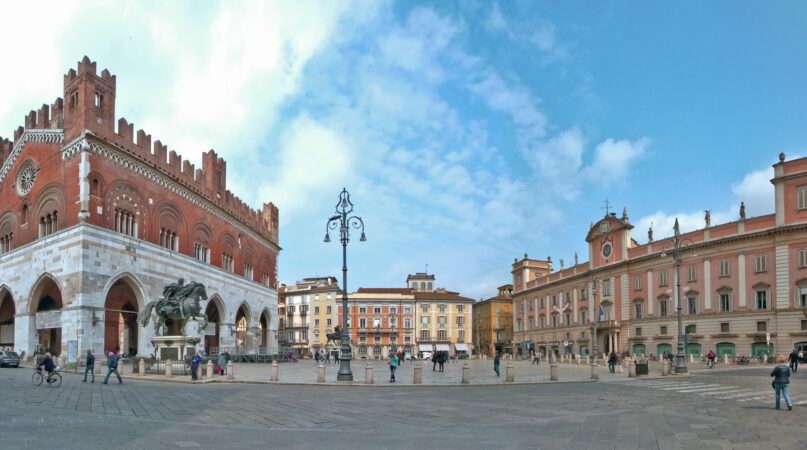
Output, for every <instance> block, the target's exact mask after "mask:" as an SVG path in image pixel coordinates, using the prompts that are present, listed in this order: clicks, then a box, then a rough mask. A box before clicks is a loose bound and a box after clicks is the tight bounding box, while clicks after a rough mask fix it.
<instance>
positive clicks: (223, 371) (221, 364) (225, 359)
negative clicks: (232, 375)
mask: <svg viewBox="0 0 807 450" xmlns="http://www.w3.org/2000/svg"><path fill="white" fill-rule="evenodd" d="M206 356H207V354H206V353H205V351H204V350H199V351H197V352H196V354H194V355H193V356H192V357H191V380H198V379H199V364H201V363H202V362H203V360H204V358H205V357H206ZM231 358H232V357H231V356H230V352H229V351H227V350H224V351H222V352H221V354H220V355H219V357H218V358H216V359H213V362H214V363H215V364H216V373H217V374H218V375H227V363H229V362H230V359H231Z"/></svg>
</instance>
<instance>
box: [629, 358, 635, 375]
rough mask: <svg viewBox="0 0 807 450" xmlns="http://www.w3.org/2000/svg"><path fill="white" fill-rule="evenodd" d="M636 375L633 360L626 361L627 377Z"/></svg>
mask: <svg viewBox="0 0 807 450" xmlns="http://www.w3.org/2000/svg"><path fill="white" fill-rule="evenodd" d="M635 377H636V364H634V363H633V361H628V378H635Z"/></svg>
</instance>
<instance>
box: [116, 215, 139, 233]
mask: <svg viewBox="0 0 807 450" xmlns="http://www.w3.org/2000/svg"><path fill="white" fill-rule="evenodd" d="M112 223H113V226H114V230H115V231H117V232H118V233H123V234H125V235H127V236H132V237H137V227H138V223H137V214H134V213H133V212H131V211H128V210H126V209H123V208H115V217H114V219H113V222H112Z"/></svg>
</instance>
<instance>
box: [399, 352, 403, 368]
mask: <svg viewBox="0 0 807 450" xmlns="http://www.w3.org/2000/svg"><path fill="white" fill-rule="evenodd" d="M403 361H404V354H403V352H398V364H399V365H400V364H401V363H402V362H403Z"/></svg>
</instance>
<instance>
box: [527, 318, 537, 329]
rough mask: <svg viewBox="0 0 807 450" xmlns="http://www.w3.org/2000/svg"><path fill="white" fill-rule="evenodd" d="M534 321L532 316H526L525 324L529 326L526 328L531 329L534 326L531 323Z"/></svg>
mask: <svg viewBox="0 0 807 450" xmlns="http://www.w3.org/2000/svg"><path fill="white" fill-rule="evenodd" d="M534 323H535V321H534V320H533V318H532V317H530V318H528V319H527V325H528V326H529V328H527V329H528V330H532V329H533V328H534V325H533V324H534Z"/></svg>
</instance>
